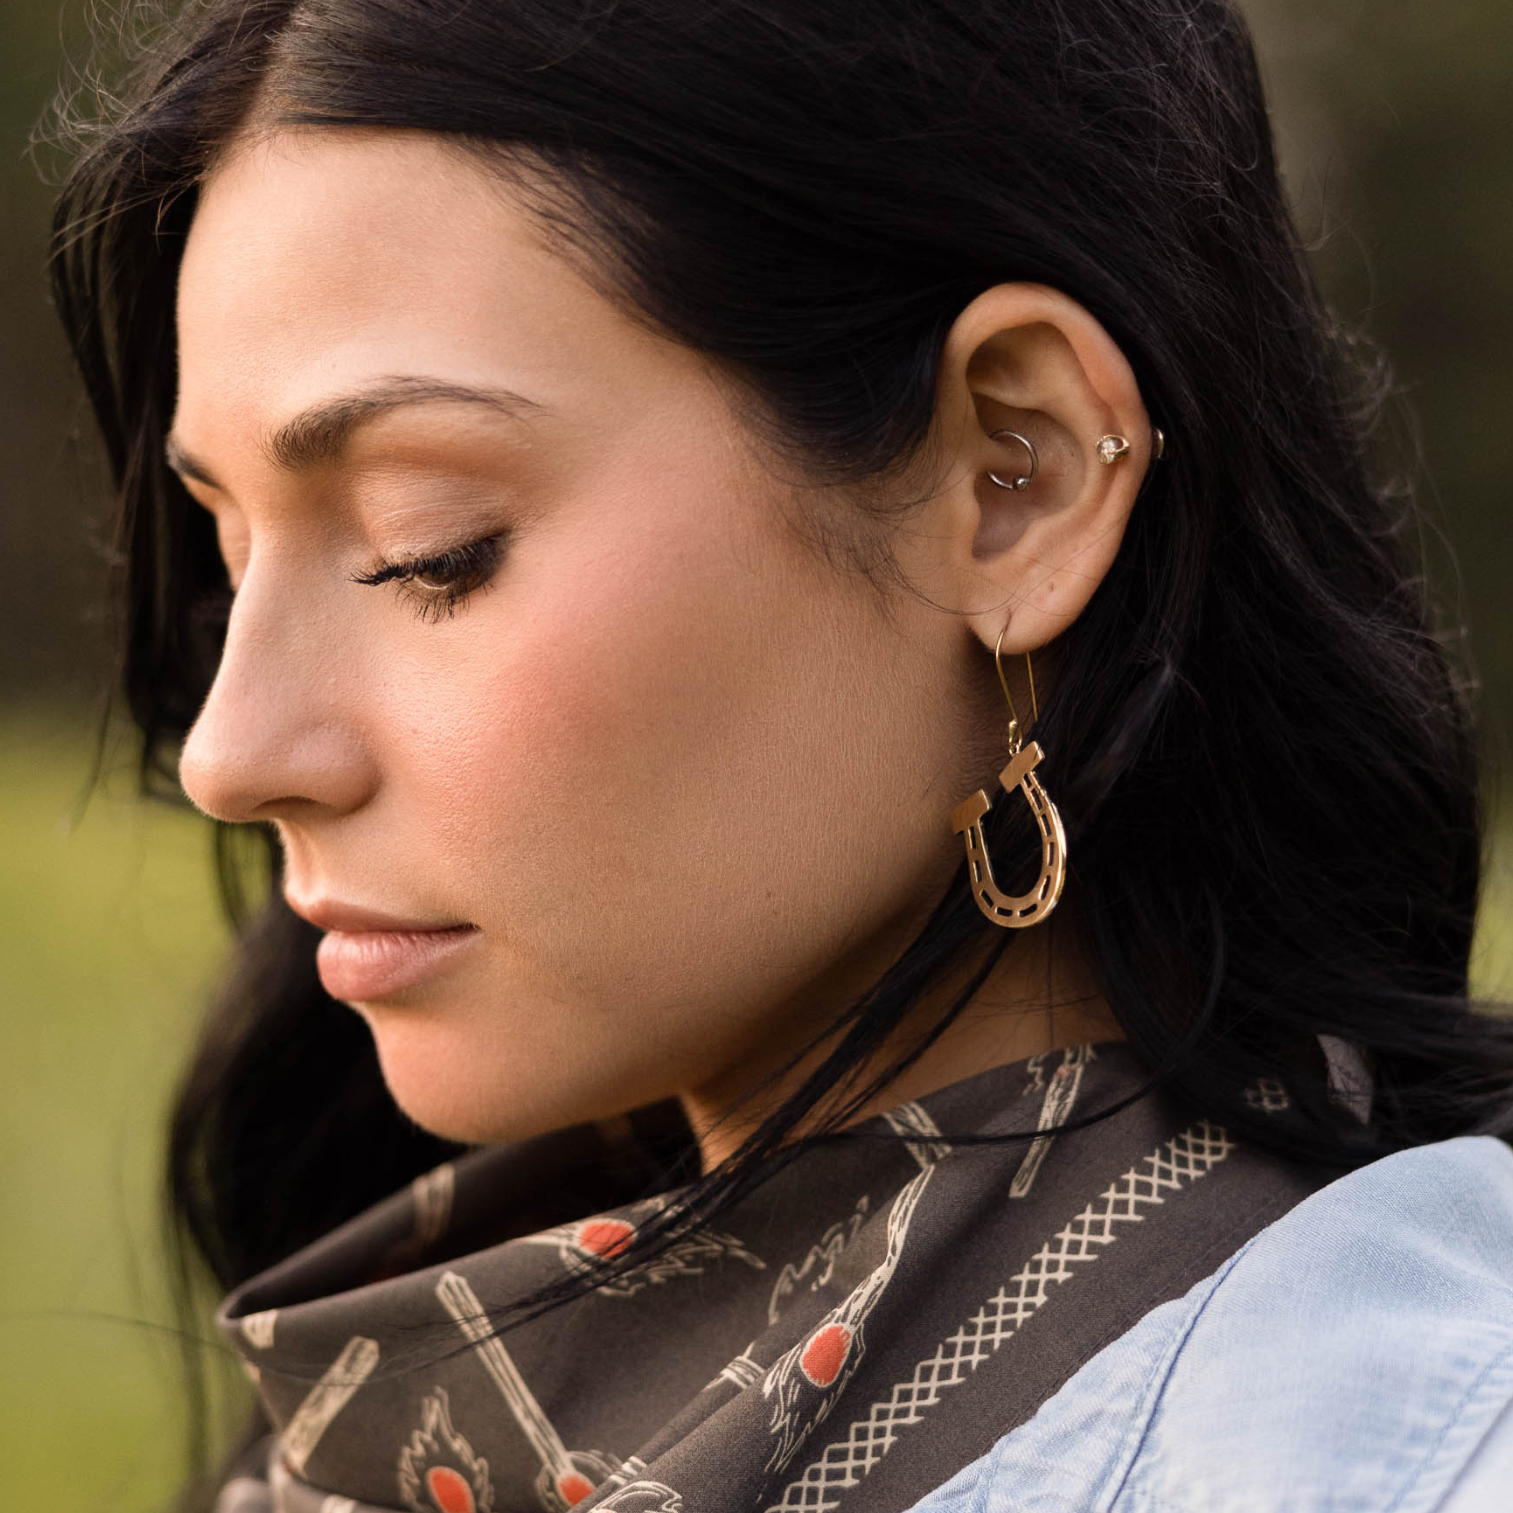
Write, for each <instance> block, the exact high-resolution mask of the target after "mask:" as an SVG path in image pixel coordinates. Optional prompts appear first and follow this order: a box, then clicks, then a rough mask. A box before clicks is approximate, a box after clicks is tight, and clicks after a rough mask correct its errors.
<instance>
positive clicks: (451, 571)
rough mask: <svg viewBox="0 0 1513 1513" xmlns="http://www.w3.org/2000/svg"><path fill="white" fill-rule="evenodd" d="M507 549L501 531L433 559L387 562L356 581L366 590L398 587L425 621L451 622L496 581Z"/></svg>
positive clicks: (361, 574) (438, 553) (437, 555)
mask: <svg viewBox="0 0 1513 1513" xmlns="http://www.w3.org/2000/svg"><path fill="white" fill-rule="evenodd" d="M504 546H505V535H504V533H503V532H500V533H497V534H495V535H492V536H484V537H481V538H480V539H479V540H477V541H470V542H468V543H467V544H466V545H463V546H454V547H449V548H448V549H447V550H446V551H444V552H436V553H435V554H434V555H432V556H428V557H409V558H406V559H404V560H403V561H399V562H383V563H380V564H379V565H378V566H377V567H376V568H374V569H373V570H372V571H371V572H367V573H354V574H353V576H352V581H353V582H354V583H360V584H362V585H363V586H364V587H366V588H377V587H379V586H380V585H381V584H385V583H393V584H396V585H397V586H398V588H399V591H400V594H401V596H402V597H404V598H406V599H408V600H409V601H410V602H411V603H412V604H413V605H414V607H415V611H416V613H417V614H418V615H419V616H420V618H421V619H422V620H425V621H428V622H431V623H434V622H435V621H438V620H449V619H451V617H452V616H453V615H455V614H456V613H457V611H458V610H460V609H462V608H463V607H464V606H465V605H466V604H467V602H468V600H469V599H470V598H472V596H473V595H474V594H476V593H479V592H481V591H482V590H483V589H486V588H487V587H488V586H489V584H490V583H491V582H492V581H493V577H494V574H495V572H496V571H497V570H498V567H499V564H500V561H501V560H502V559H503V557H504Z"/></svg>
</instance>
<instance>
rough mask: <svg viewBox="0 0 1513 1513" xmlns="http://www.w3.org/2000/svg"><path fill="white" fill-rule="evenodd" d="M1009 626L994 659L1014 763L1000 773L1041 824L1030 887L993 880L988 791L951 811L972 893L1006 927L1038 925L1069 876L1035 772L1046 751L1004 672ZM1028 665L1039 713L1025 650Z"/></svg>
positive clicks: (1060, 833) (1054, 818)
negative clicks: (1027, 727)
mask: <svg viewBox="0 0 1513 1513" xmlns="http://www.w3.org/2000/svg"><path fill="white" fill-rule="evenodd" d="M1008 628H1009V627H1008V626H1007V625H1005V626H1004V628H1003V630H1001V631H999V633H998V644H997V645H996V646H995V647H994V648H993V665H994V666H995V667H997V669H998V681H999V682H1000V683H1001V684H1002V685H1003V696H1004V698H1006V699H1007V700H1008V701H1009V763H1008V766H1006V767H1005V768H1004V769H1003V771H1002V772H1000V773H999V774H998V781H999V782H1000V783H1002V784H1003V788H1004V792H1005V793H1007V792H1008V791H1009V790H1010V789H1011V788H1015V787H1017V788H1018V789H1019V791H1020V792H1021V793H1022V794H1023V795H1024V798H1025V802H1026V803H1027V804H1028V805H1029V806H1030V812H1031V813H1032V814H1033V815H1034V816H1035V824H1036V826H1037V827H1038V828H1039V830H1040V876H1039V877H1038V878H1037V879H1036V880H1035V885H1034V887H1032V888H1031V889H1030V891H1029V892H1028V893H1022V894H1020V895H1019V896H1018V897H1017V898H1012V897H1010V896H1009V895H1008V894H1007V893H1004V892H1003V891H1002V890H1001V889H1000V888H999V886H998V884H997V883H996V882H994V880H993V864H992V862H991V861H990V860H989V859H988V843H987V841H986V839H985V838H984V837H983V833H982V820H983V816H984V815H985V814H987V812H988V811H989V810H990V809H991V808H992V807H993V806H992V803H991V802H990V800H989V799H988V795H987V794H986V792H984V790H983V789H981V788H979V789H978V790H977V792H976V793H974V794H973V795H972V796H971V798H968V799H963V800H962V801H961V803H959V804H958V805H957V806H956V807H955V808H954V809H953V810H952V811H951V831H952V833H953V834H955V835H960V836H962V837H964V838H965V841H966V846H967V875H968V878H969V880H970V882H971V885H972V897H973V898H974V899H976V900H977V907H978V908H979V909H981V910H982V912H983V913H984V914H986V915H987V917H988V918H989V919H990V920H992V921H993V923H994V924H995V925H1002V926H1003V928H1004V929H1006V930H1026V929H1028V928H1029V927H1030V926H1031V925H1038V924H1039V923H1040V922H1041V920H1043V919H1044V918H1045V917H1046V916H1047V915H1048V914H1049V913H1050V912H1051V910H1052V909H1054V908H1055V907H1056V901H1057V900H1058V899H1059V898H1060V897H1061V888H1062V884H1063V883H1065V882H1066V831H1065V830H1064V829H1063V828H1062V824H1061V815H1060V813H1059V812H1058V810H1057V808H1056V806H1055V804H1053V803H1052V802H1051V799H1050V796H1049V795H1048V794H1047V793H1046V791H1045V788H1044V787H1043V786H1042V784H1041V781H1040V779H1039V778H1038V777H1036V776H1035V768H1036V767H1038V766H1039V765H1040V761H1041V758H1042V757H1043V756H1044V755H1045V753H1044V752H1042V751H1041V749H1040V744H1039V742H1037V741H1031V742H1029V743H1028V744H1026V743H1025V742H1024V740H1023V738H1022V737H1021V735H1020V733H1019V715H1018V712H1017V711H1016V710H1015V708H1014V695H1013V694H1011V693H1010V692H1009V680H1008V679H1007V678H1006V677H1004V674H1003V638H1004V636H1005V634H1006V633H1007V632H1008ZM1024 661H1025V666H1026V668H1027V669H1028V670H1029V674H1030V708H1031V712H1032V713H1031V719H1032V722H1033V721H1034V720H1038V719H1039V718H1040V706H1039V704H1038V703H1037V702H1036V699H1035V669H1034V666H1033V665H1032V664H1031V662H1030V654H1029V652H1026V653H1025V654H1024Z"/></svg>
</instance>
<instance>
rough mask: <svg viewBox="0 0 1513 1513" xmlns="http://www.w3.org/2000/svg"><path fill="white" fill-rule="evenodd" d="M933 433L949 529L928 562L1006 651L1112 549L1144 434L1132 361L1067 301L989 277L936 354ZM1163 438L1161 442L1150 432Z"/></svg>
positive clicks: (1088, 587)
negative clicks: (941, 553)
mask: <svg viewBox="0 0 1513 1513" xmlns="http://www.w3.org/2000/svg"><path fill="white" fill-rule="evenodd" d="M937 392H938V406H939V410H938V415H937V421H938V425H939V430H938V434H939V435H941V436H942V437H949V438H952V440H951V442H950V444H949V446H948V451H950V452H952V453H954V455H949V456H948V457H947V458H946V459H945V461H946V464H947V468H948V473H947V476H948V477H949V478H950V480H951V483H950V484H949V485H948V496H949V497H945V498H942V499H941V500H940V503H941V504H942V505H943V506H944V507H945V508H946V510H947V512H948V513H949V515H950V517H951V526H950V529H949V531H948V532H947V533H945V535H944V536H942V537H940V538H938V539H940V540H942V542H943V544H944V550H945V551H946V553H947V554H948V555H949V556H950V557H951V559H952V560H951V561H950V562H948V563H941V564H939V566H941V567H943V568H944V569H945V570H946V573H947V575H948V578H949V579H950V580H952V582H953V585H954V589H955V591H956V592H955V598H956V602H957V603H959V604H960V605H961V606H962V607H963V608H964V609H965V610H966V611H967V619H968V622H969V624H970V625H971V627H972V630H973V631H974V633H975V634H976V636H977V638H978V639H979V640H980V641H981V642H982V643H983V644H984V645H985V646H987V647H993V646H994V645H995V644H997V642H998V637H999V634H1000V632H1001V631H1002V630H1003V628H1004V625H1005V622H1006V621H1007V622H1008V623H1009V626H1010V628H1009V631H1008V637H1007V639H1006V640H1005V641H1004V642H1003V650H1004V652H1005V653H1006V654H1017V653H1020V652H1024V651H1030V650H1033V649H1034V648H1036V647H1039V646H1043V645H1045V644H1046V643H1047V642H1049V641H1052V640H1054V639H1055V638H1056V637H1057V636H1058V635H1060V634H1061V633H1062V632H1063V631H1064V630H1065V629H1066V628H1067V627H1068V626H1069V625H1071V623H1072V622H1073V621H1074V620H1075V619H1076V618H1077V616H1078V615H1079V614H1080V613H1081V612H1082V610H1083V609H1084V608H1085V607H1086V605H1087V603H1088V601H1089V600H1090V599H1091V598H1092V595H1093V592H1094V591H1095V590H1096V588H1097V586H1098V584H1099V583H1101V582H1102V581H1103V578H1104V576H1105V574H1106V573H1107V572H1108V569H1109V567H1110V566H1111V565H1112V563H1113V561H1114V558H1115V556H1116V555H1117V552H1118V549H1119V544H1120V542H1121V541H1122V539H1123V535H1124V530H1125V527H1126V525H1127V523H1128V520H1129V516H1130V513H1131V511H1132V510H1133V508H1134V504H1135V500H1136V498H1137V496H1138V495H1139V492H1140V486H1141V483H1142V481H1143V479H1144V477H1145V474H1146V471H1147V469H1148V468H1149V466H1150V465H1151V463H1152V462H1153V460H1154V459H1155V457H1156V456H1157V455H1158V444H1157V442H1156V439H1155V437H1156V435H1157V434H1159V433H1153V431H1152V428H1151V425H1150V422H1149V419H1148V417H1147V415H1146V412H1145V407H1144V404H1143V403H1142V401H1141V397H1140V392H1139V386H1138V384H1137V382H1136V380H1135V376H1134V372H1133V369H1132V368H1131V367H1130V364H1129V362H1128V361H1127V359H1126V358H1125V356H1124V354H1123V353H1122V352H1121V351H1120V349H1119V347H1118V345H1117V343H1115V342H1114V340H1113V339H1112V338H1111V337H1110V336H1109V335H1108V333H1107V332H1106V331H1105V330H1104V328H1103V327H1102V325H1101V324H1100V323H1099V322H1098V321H1097V320H1096V319H1095V318H1094V317H1093V316H1092V315H1091V314H1090V313H1089V312H1088V311H1087V310H1086V309H1084V308H1083V307H1082V306H1081V305H1079V304H1077V302H1076V301H1075V300H1072V299H1070V298H1068V297H1067V296H1066V295H1064V294H1061V293H1059V292H1058V291H1057V290H1054V289H1048V288H1045V287H1043V286H1041V285H1036V284H1003V285H999V286H997V287H995V288H993V289H990V290H988V291H986V292H985V293H984V294H982V295H980V296H979V297H978V298H977V299H975V300H974V301H973V302H972V303H971V304H970V305H969V306H968V307H967V308H966V309H965V310H964V311H963V312H962V314H961V315H960V316H959V317H958V319H957V321H956V323H955V324H954V325H953V327H952V329H951V331H950V333H949V334H948V337H947V340H946V343H945V345H944V348H943V351H942V358H941V369H940V377H939V385H938V391H937ZM1162 444H1163V445H1164V440H1163V443H1162Z"/></svg>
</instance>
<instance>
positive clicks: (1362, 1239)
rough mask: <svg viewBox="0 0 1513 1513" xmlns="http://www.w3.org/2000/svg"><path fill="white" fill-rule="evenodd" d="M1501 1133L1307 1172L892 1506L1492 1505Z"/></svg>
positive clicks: (1482, 1510)
mask: <svg viewBox="0 0 1513 1513" xmlns="http://www.w3.org/2000/svg"><path fill="white" fill-rule="evenodd" d="M1510 1405H1513V1151H1510V1150H1509V1149H1508V1147H1507V1146H1505V1145H1503V1144H1502V1143H1501V1142H1499V1141H1495V1140H1490V1139H1461V1140H1448V1141H1445V1142H1444V1143H1442V1144H1439V1145H1431V1146H1425V1147H1423V1148H1421V1149H1418V1150H1413V1151H1406V1152H1404V1153H1402V1154H1400V1155H1395V1156H1389V1157H1387V1158H1386V1159H1384V1160H1381V1161H1378V1162H1376V1163H1374V1164H1373V1165H1371V1166H1368V1167H1365V1168H1363V1169H1362V1170H1360V1171H1358V1172H1355V1173H1352V1174H1351V1175H1350V1176H1348V1177H1344V1178H1342V1179H1341V1180H1339V1181H1338V1182H1334V1183H1332V1184H1331V1185H1330V1186H1328V1187H1326V1188H1323V1189H1321V1190H1320V1191H1319V1192H1317V1193H1315V1194H1314V1195H1313V1196H1312V1197H1311V1198H1308V1199H1307V1200H1306V1201H1304V1202H1303V1203H1301V1204H1299V1205H1298V1207H1297V1208H1295V1209H1293V1210H1292V1211H1291V1212H1290V1213H1289V1214H1287V1215H1286V1216H1285V1217H1284V1218H1282V1219H1280V1220H1279V1221H1278V1222H1276V1223H1275V1224H1272V1225H1271V1226H1269V1227H1268V1228H1267V1229H1264V1230H1262V1232H1261V1233H1260V1234H1259V1235H1257V1236H1256V1237H1255V1239H1253V1240H1252V1241H1251V1242H1250V1243H1249V1244H1248V1245H1246V1246H1245V1248H1244V1249H1243V1250H1241V1251H1239V1252H1238V1253H1237V1254H1236V1255H1234V1256H1233V1257H1231V1258H1230V1260H1229V1261H1227V1262H1226V1263H1225V1265H1224V1266H1223V1267H1221V1268H1220V1270H1219V1271H1217V1272H1215V1273H1214V1275H1213V1276H1211V1277H1209V1278H1207V1279H1206V1280H1205V1281H1203V1282H1200V1283H1199V1284H1198V1286H1196V1287H1194V1288H1193V1289H1192V1291H1191V1292H1189V1293H1188V1294H1187V1295H1186V1296H1185V1297H1182V1298H1178V1299H1176V1300H1175V1301H1173V1302H1170V1303H1166V1304H1164V1305H1163V1306H1161V1307H1160V1308H1157V1309H1155V1310H1154V1311H1153V1312H1151V1313H1149V1314H1147V1315H1146V1317H1145V1318H1144V1319H1142V1320H1141V1322H1140V1323H1139V1324H1138V1325H1136V1327H1135V1328H1134V1329H1132V1330H1131V1331H1130V1332H1129V1333H1128V1334H1126V1335H1124V1336H1122V1337H1121V1338H1120V1339H1118V1340H1116V1341H1115V1342H1114V1343H1113V1344H1112V1345H1110V1346H1109V1347H1108V1348H1107V1349H1105V1350H1103V1351H1102V1352H1101V1353H1100V1354H1098V1355H1097V1356H1095V1357H1094V1358H1093V1359H1092V1360H1091V1361H1090V1362H1088V1364H1087V1365H1086V1366H1084V1367H1083V1368H1082V1370H1081V1371H1079V1372H1078V1373H1077V1374H1076V1375H1075V1376H1073V1377H1072V1379H1071V1380H1070V1381H1069V1382H1068V1383H1067V1384H1066V1386H1065V1387H1063V1388H1062V1389H1061V1391H1060V1392H1058V1393H1057V1394H1056V1396H1055V1397H1053V1398H1051V1399H1050V1400H1049V1401H1048V1402H1047V1403H1046V1404H1045V1405H1044V1406H1043V1407H1042V1408H1041V1410H1040V1412H1039V1413H1037V1414H1036V1415H1035V1417H1034V1418H1032V1419H1031V1420H1030V1421H1029V1422H1028V1423H1027V1424H1024V1425H1022V1426H1021V1427H1020V1428H1018V1429H1016V1430H1015V1431H1014V1432H1013V1433H1011V1434H1009V1435H1006V1436H1005V1437H1004V1438H1003V1439H1002V1440H1000V1441H999V1442H998V1444H997V1446H995V1448H994V1449H993V1450H991V1451H990V1452H989V1453H988V1454H987V1455H985V1456H984V1457H983V1458H982V1459H981V1460H978V1461H976V1462H974V1463H973V1464H972V1465H970V1466H968V1467H967V1468H966V1469H965V1470H964V1471H962V1472H961V1473H960V1474H959V1475H958V1476H956V1477H954V1478H953V1479H952V1480H951V1481H949V1482H948V1483H946V1485H945V1486H943V1487H941V1488H939V1489H938V1490H937V1491H935V1492H932V1493H931V1494H930V1495H929V1496H928V1497H926V1498H925V1499H924V1500H923V1501H922V1502H920V1503H918V1504H916V1506H915V1510H914V1513H1389V1510H1390V1513H1430V1510H1434V1513H1513V1406H1510Z"/></svg>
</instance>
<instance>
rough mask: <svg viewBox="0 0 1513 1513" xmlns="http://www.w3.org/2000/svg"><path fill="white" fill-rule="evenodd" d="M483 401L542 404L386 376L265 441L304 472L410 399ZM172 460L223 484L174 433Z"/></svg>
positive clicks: (272, 452) (281, 461)
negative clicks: (380, 417)
mask: <svg viewBox="0 0 1513 1513" xmlns="http://www.w3.org/2000/svg"><path fill="white" fill-rule="evenodd" d="M429 404H469V405H483V406H486V407H487V408H489V409H491V410H495V411H498V412H499V413H501V414H504V415H509V416H511V417H515V416H519V415H521V414H523V413H524V412H526V411H529V410H535V409H539V408H540V406H539V405H537V403H536V402H535V401H534V400H531V399H527V398H526V397H525V396H524V395H523V394H516V393H514V392H512V391H511V390H509V389H478V388H473V387H472V386H470V385H468V384H459V383H452V382H450V381H448V380H446V379H442V378H419V377H408V376H405V377H396V378H382V379H379V380H378V381H377V382H375V383H372V384H368V385H366V386H365V387H363V388H361V389H357V390H354V391H353V392H351V393H348V394H337V395H334V396H333V397H332V398H330V399H323V400H321V401H320V402H319V403H318V404H313V405H311V406H310V407H309V408H308V409H305V410H301V411H300V412H299V414H298V415H295V416H294V417H293V418H292V419H290V420H286V421H285V422H284V424H283V425H281V426H280V427H279V428H278V429H277V430H276V431H274V432H273V434H272V435H271V436H270V437H268V439H267V440H266V441H265V443H264V451H265V452H266V453H267V455H268V456H269V458H270V459H271V460H272V461H273V462H274V463H275V464H276V465H277V466H278V467H280V468H282V469H284V470H285V471H286V472H291V473H300V472H305V471H307V470H308V469H310V468H313V467H316V466H318V465H319V464H320V463H323V462H332V461H334V460H335V459H336V458H338V457H340V455H341V453H342V451H343V449H344V448H345V447H346V445H347V443H348V441H349V440H350V439H351V437H352V433H353V432H354V431H355V430H357V429H358V428H359V427H360V426H363V425H366V424H367V423H368V422H369V421H372V420H375V419H377V418H378V417H379V416H380V415H387V414H389V413H390V412H391V411H394V410H400V409H407V408H409V407H410V406H412V405H429ZM163 450H164V455H165V456H166V458H167V461H168V466H169V467H171V468H172V469H173V470H174V472H175V473H177V474H179V476H180V477H181V478H189V479H192V480H193V481H194V482H196V483H202V484H204V485H206V486H207V487H208V488H219V487H220V485H219V484H218V483H217V482H216V480H215V477H214V475H213V474H212V473H211V472H210V470H209V469H208V468H207V467H206V466H205V465H204V464H203V463H202V462H200V461H199V460H198V459H197V458H195V457H194V456H192V455H191V454H190V453H189V452H187V451H186V450H185V449H184V447H183V445H182V444H181V443H180V442H179V440H178V438H177V437H176V436H173V435H170V436H169V437H168V439H167V441H166V442H165V443H164V447H163Z"/></svg>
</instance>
